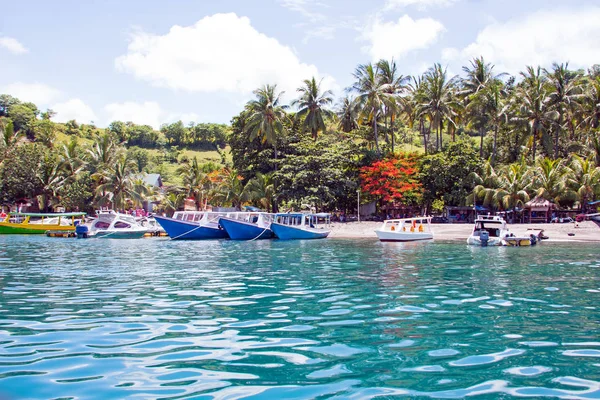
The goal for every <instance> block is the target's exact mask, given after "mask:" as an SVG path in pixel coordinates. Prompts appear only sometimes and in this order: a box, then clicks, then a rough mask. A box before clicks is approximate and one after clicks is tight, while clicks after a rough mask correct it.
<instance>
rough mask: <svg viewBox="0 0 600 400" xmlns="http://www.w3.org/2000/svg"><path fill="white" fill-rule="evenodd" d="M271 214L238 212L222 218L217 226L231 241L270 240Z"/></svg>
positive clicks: (271, 234)
mask: <svg viewBox="0 0 600 400" xmlns="http://www.w3.org/2000/svg"><path fill="white" fill-rule="evenodd" d="M272 220H273V214H269V213H264V212H249V213H247V212H240V213H234V215H229V216H224V217H221V218H220V219H219V224H220V225H221V226H222V227H223V229H225V231H227V234H228V235H229V238H230V239H232V240H259V239H271V238H272V237H273V231H272V230H271V222H272Z"/></svg>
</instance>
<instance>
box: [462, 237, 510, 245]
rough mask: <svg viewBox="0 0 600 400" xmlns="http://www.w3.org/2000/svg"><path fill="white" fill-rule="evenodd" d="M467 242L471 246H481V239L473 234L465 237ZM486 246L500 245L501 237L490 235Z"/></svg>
mask: <svg viewBox="0 0 600 400" xmlns="http://www.w3.org/2000/svg"><path fill="white" fill-rule="evenodd" d="M467 244H468V245H471V246H482V242H481V239H479V237H475V236H470V237H469V238H468V239H467ZM487 246H502V239H500V238H499V237H491V238H490V239H489V241H488V243H487Z"/></svg>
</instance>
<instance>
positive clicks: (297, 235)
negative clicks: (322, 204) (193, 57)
mask: <svg viewBox="0 0 600 400" xmlns="http://www.w3.org/2000/svg"><path fill="white" fill-rule="evenodd" d="M330 221H331V215H330V214H327V213H319V214H303V213H293V214H292V213H286V214H276V215H275V219H274V221H273V223H272V224H271V229H272V230H273V233H274V234H275V236H277V238H279V239H281V240H292V239H324V238H326V237H327V236H329V234H330V233H331V230H330V229H326V227H327V228H328V227H329V225H330V223H331V222H330Z"/></svg>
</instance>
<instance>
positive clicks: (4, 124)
mask: <svg viewBox="0 0 600 400" xmlns="http://www.w3.org/2000/svg"><path fill="white" fill-rule="evenodd" d="M0 133H1V135H0V148H2V149H3V150H8V149H10V148H11V147H12V146H14V145H15V144H17V142H18V141H19V138H20V137H21V131H17V132H15V129H14V125H13V122H12V121H11V120H10V119H8V118H5V117H0Z"/></svg>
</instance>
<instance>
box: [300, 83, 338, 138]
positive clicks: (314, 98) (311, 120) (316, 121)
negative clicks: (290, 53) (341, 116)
mask: <svg viewBox="0 0 600 400" xmlns="http://www.w3.org/2000/svg"><path fill="white" fill-rule="evenodd" d="M321 82H323V80H321V81H319V83H317V81H316V80H315V77H314V76H313V77H312V79H305V80H304V81H303V86H301V87H299V88H298V89H297V91H298V92H299V93H300V97H299V98H298V99H296V100H294V101H292V104H291V105H292V106H294V107H298V112H297V113H296V118H302V117H304V121H303V122H302V126H303V127H304V129H309V130H310V131H311V133H312V137H313V139H315V140H317V134H318V133H319V131H325V121H324V120H323V117H324V116H325V117H331V116H332V115H333V113H332V112H331V111H330V110H328V109H327V108H326V107H327V106H328V105H329V104H331V103H333V93H332V92H331V90H326V91H324V92H321Z"/></svg>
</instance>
